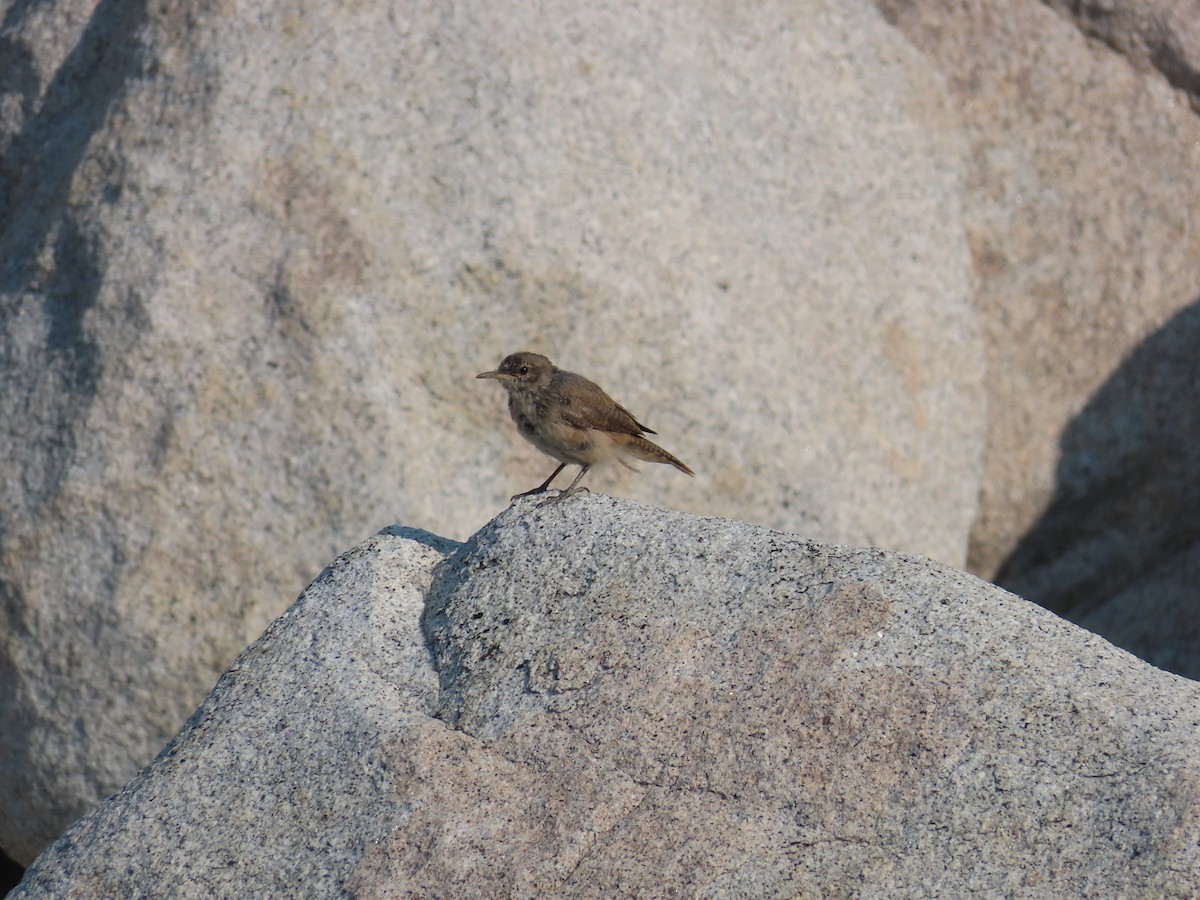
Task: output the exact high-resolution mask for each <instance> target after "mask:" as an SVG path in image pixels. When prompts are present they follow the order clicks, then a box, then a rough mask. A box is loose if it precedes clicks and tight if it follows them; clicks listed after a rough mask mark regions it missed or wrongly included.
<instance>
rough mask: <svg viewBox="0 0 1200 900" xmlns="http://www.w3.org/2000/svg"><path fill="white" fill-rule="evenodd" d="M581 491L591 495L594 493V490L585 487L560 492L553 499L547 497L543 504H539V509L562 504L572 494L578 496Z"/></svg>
mask: <svg viewBox="0 0 1200 900" xmlns="http://www.w3.org/2000/svg"><path fill="white" fill-rule="evenodd" d="M580 491H585V492H586V493H589V494H590V493H591V492H592V489H591V488H585V487H570V488H567V489H566V490H565V491H559V492H558V493H557V494H555V495H554V496H553V497H547V498H546V499H545V500H543V501H542V502H541V503H539V504H538V508H539V509H540V508H541V507H543V506H549V505H550V504H551V503H560V502H562V501H563V500H566V499H567V498H568V497H570V496H571V495H572V494H578V493H579V492H580Z"/></svg>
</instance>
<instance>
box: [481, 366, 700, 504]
mask: <svg viewBox="0 0 1200 900" xmlns="http://www.w3.org/2000/svg"><path fill="white" fill-rule="evenodd" d="M475 377H476V378H494V379H496V380H497V381H499V382H500V383H501V384H502V385H504V389H505V390H506V391H508V411H509V413H510V414H511V415H512V417H513V421H514V422H516V423H517V430H518V431H519V432H521V437H523V438H525V439H526V440H527V441H529V442H530V443H531V444H533V446H535V447H537V448H538V449H539V450H541V451H542V452H543V453H545V454H546V455H547V456H552V457H554V458H555V459H557V460H558V461H559V463H561V465H559V467H558V468H557V469H555V470H554V471H553V472H551V473H550V477H549V478H547V479H546V480H545V481H543V482H542V483H541V484H539V485H538V486H537V487H535V488H534V489H533V490H531V491H525V493H523V494H516V495H515V496H514V497H513V499H514V500H516V499H517V497H527V496H529V495H530V494H540V493H542V492H543V491H545V490H546V489H547V488H548V487H550V482H552V481H553V480H554V478H555V476H557V475H558V473H559V472H561V471H562V470H563V469H564V468H565V467H566V466H568V465H575V466H579V467H580V468H579V474H578V475H576V476H575V480H574V481H572V482H571V484H570V486H569V487H568V488H567V489H566V490H565V491H563V492H562V493H561V494H559V495H558V497H557V498H556V499H558V500H561V499H563V498H564V497H569V496H570V495H571V494H573V493H575V491H576V490H577V489H578V486H579V482H580V480H581V479H582V478H583V476H584V475H586V474H587V473H588V469H590V468H591V467H592V466H595V465H598V464H600V463H606V462H610V461H614V460H615V461H617V462H620V463H621V464H622V465H625V466H628V467H629V468H631V469H632V468H633V466H631V465H629V462H628V460H629V459H643V460H645V461H646V462H656V463H668V464H670V465H672V466H674V467H675V468H677V469H678V470H679V471H680V472H683V473H685V474H687V475H694V474H695V473H694V472H692V470H691V469H689V468H688V467H687V466H685V465H684V464H683V463H681V462H680V461H679V460H677V459H676V458H675V457H674V456H672V455H671V454H670V453H668V452H667V451H666V450H664V449H663V448H662V447H660V446H658V445H657V444H655V443H653V442H651V441H648V440H647V439H646V438H644V437H642V435H643V434H654V433H655V432H653V431H651V430H650V429H649V428H647V427H646V426H645V425H642V424H641V423H640V422H638V420H637V419H635V418H634V417H633V416H632V415H630V413H629V410H627V409H625V407H623V406H621V405H620V404H619V403H617V402H616V401H615V400H613V399H612V397H610V396H608V394H606V393H604V391H603V390H601V389H600V387H599V386H598V385H596V384H593V383H592V382H590V381H588V380H587V379H586V378H584V377H583V376H582V375H576V374H575V373H574V372H564V371H563V370H562V369H560V368H558V367H557V366H556V365H554V363H552V362H550V360H548V359H546V357H544V356H542V355H541V354H538V353H529V352H527V351H526V352H522V353H514V354H512V355H511V356H506V357H505V358H504V361H503V362H502V363H500V367H499V368H498V369H496V370H494V371H492V372H480V373H479V374H478V375H476V376H475ZM584 490H586V488H585V489H584Z"/></svg>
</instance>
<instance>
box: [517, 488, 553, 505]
mask: <svg viewBox="0 0 1200 900" xmlns="http://www.w3.org/2000/svg"><path fill="white" fill-rule="evenodd" d="M544 493H546V486H545V485H542V486H541V487H535V488H534V489H533V490H531V491H522V492H521V493H519V494H513V495H512V496H511V497H509V498H508V502H509V503H512V502H513V501H514V500H520V499H521V498H522V497H532V496H533V495H534V494H544Z"/></svg>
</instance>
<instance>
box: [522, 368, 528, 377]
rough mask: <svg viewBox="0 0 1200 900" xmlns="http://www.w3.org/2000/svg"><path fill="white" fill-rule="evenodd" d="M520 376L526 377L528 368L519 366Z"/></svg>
mask: <svg viewBox="0 0 1200 900" xmlns="http://www.w3.org/2000/svg"><path fill="white" fill-rule="evenodd" d="M521 374H522V375H528V374H529V366H521Z"/></svg>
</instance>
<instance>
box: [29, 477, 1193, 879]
mask: <svg viewBox="0 0 1200 900" xmlns="http://www.w3.org/2000/svg"><path fill="white" fill-rule="evenodd" d="M1198 827H1200V685H1197V684H1195V683H1194V682H1191V681H1188V680H1186V679H1183V678H1179V677H1176V676H1173V675H1170V674H1167V673H1165V672H1161V671H1159V670H1157V669H1154V668H1153V667H1151V666H1149V665H1147V664H1145V663H1143V662H1141V661H1140V660H1137V659H1135V658H1134V657H1132V656H1131V655H1129V654H1128V653H1125V652H1124V651H1121V650H1118V649H1116V648H1114V647H1113V646H1111V645H1110V644H1108V643H1107V642H1106V641H1104V640H1103V639H1101V638H1099V637H1097V636H1095V635H1093V634H1090V633H1088V632H1086V631H1084V630H1082V629H1080V628H1078V627H1076V626H1074V625H1071V624H1070V623H1068V622H1066V621H1064V620H1062V619H1060V618H1059V617H1057V616H1054V615H1052V614H1051V613H1049V612H1047V611H1045V610H1043V609H1042V608H1040V607H1038V606H1036V605H1034V604H1031V603H1028V602H1026V601H1023V600H1021V599H1019V598H1017V597H1015V596H1013V595H1011V594H1008V593H1006V592H1005V591H1003V590H1001V589H999V588H996V587H994V586H992V585H989V584H987V583H985V582H982V581H979V580H978V579H976V578H973V577H971V576H969V575H965V574H963V573H961V572H958V571H955V570H953V569H950V568H947V567H944V566H941V565H939V564H937V563H934V562H931V561H929V560H925V559H919V558H916V557H911V556H905V555H900V554H894V553H888V552H884V551H881V550H876V549H864V548H855V547H847V546H835V545H828V544H822V543H819V542H816V541H813V540H810V539H807V538H803V537H799V536H796V535H791V534H786V533H781V532H777V531H771V530H768V529H765V528H762V527H758V526H752V525H747V524H743V523H738V522H731V521H726V520H722V519H718V518H698V517H695V516H691V515H687V514H683V513H676V512H666V511H663V510H660V509H654V508H651V507H647V506H642V505H639V504H636V503H633V502H629V501H620V500H615V499H613V498H610V497H605V496H601V495H596V494H591V495H586V494H585V495H580V496H577V497H575V498H572V499H571V500H569V501H566V502H563V503H561V504H559V503H549V504H545V505H542V500H541V498H528V499H525V500H521V501H518V502H516V503H515V504H514V505H513V506H511V507H510V508H509V509H508V510H506V511H505V512H504V513H502V514H501V515H500V516H498V517H497V518H496V519H495V520H494V521H493V522H492V523H490V524H489V525H487V526H486V527H485V528H483V529H482V530H481V531H480V532H479V533H477V534H476V535H474V536H473V537H472V538H471V539H470V540H469V541H468V542H467V543H465V544H463V545H461V546H458V547H454V546H453V545H452V544H451V543H450V542H448V541H445V540H442V539H439V538H436V537H433V536H431V535H428V534H423V533H420V532H417V531H414V530H410V529H404V528H392V529H389V530H387V531H384V532H381V533H380V534H378V535H376V536H375V537H373V538H371V539H369V540H368V541H366V542H365V543H364V544H362V545H361V546H359V547H357V548H355V549H354V550H352V551H350V552H349V553H347V554H345V555H343V556H342V557H340V558H339V559H338V560H337V561H336V562H334V563H333V564H332V565H331V566H330V567H329V568H328V569H327V570H326V571H325V572H324V573H322V575H321V576H320V577H319V578H318V579H317V580H316V581H315V582H314V583H313V584H312V585H311V586H310V587H309V588H308V590H307V591H305V592H304V594H303V595H302V596H301V597H300V599H299V600H298V601H297V602H296V604H295V605H294V606H293V607H292V608H291V609H290V610H289V611H288V612H287V613H286V614H285V615H284V616H283V617H282V618H280V619H279V620H278V621H276V622H275V623H274V624H273V625H272V626H271V627H270V628H269V629H268V630H267V632H266V634H264V635H263V637H262V638H261V639H259V640H258V641H257V642H256V643H255V644H253V645H252V646H251V647H250V648H249V649H248V650H247V651H246V652H245V653H243V654H242V656H241V657H239V659H238V660H237V662H236V663H235V664H234V665H233V667H232V668H231V669H230V670H229V671H228V672H226V673H225V675H224V676H223V677H222V678H221V680H220V682H219V683H218V684H217V686H216V688H215V689H214V690H213V692H212V694H210V695H209V697H208V699H207V700H205V701H204V703H203V704H202V705H201V706H200V708H199V709H198V710H197V711H196V713H195V715H194V716H192V718H191V719H190V720H189V722H188V723H187V725H186V726H185V728H184V729H183V731H182V732H181V733H180V734H179V735H178V736H177V737H176V738H175V739H174V740H173V741H172V742H171V743H170V745H169V746H168V747H167V748H166V749H165V750H164V751H163V752H162V754H161V755H160V756H159V757H158V758H157V759H156V760H154V762H152V763H151V764H150V765H149V766H148V767H147V768H146V769H145V770H144V771H143V772H142V773H141V774H139V775H138V776H137V777H136V778H135V779H134V780H133V781H132V782H131V783H130V784H129V785H128V786H127V787H126V788H125V789H124V790H123V791H121V792H120V793H119V794H117V795H116V796H114V797H112V798H110V799H109V800H107V801H106V802H104V803H103V804H101V805H100V806H99V807H98V808H97V809H95V810H94V811H93V812H91V813H90V814H89V815H88V816H86V817H85V818H84V819H83V820H81V821H80V822H79V823H77V824H76V825H75V826H74V827H72V828H71V830H70V831H68V832H67V833H66V834H65V835H64V836H63V837H62V838H60V839H59V840H58V841H56V842H55V843H54V844H53V845H51V846H50V847H49V848H48V849H47V850H46V852H45V853H44V854H42V856H41V857H40V858H39V859H38V860H37V862H36V863H35V864H34V865H33V866H32V867H31V868H30V869H29V871H28V872H27V873H26V876H25V880H24V882H23V883H22V885H21V886H20V887H19V888H18V890H17V891H16V893H15V894H14V895H13V896H14V897H17V898H32V897H58V896H67V895H72V896H79V895H82V896H137V895H154V894H156V893H161V890H162V888H163V886H164V885H170V886H171V890H172V892H173V893H174V894H175V895H178V896H295V895H297V894H304V895H305V896H313V897H320V896H345V895H347V894H349V895H350V896H357V897H402V896H487V897H507V896H514V897H516V896H520V897H528V896H581V897H606V896H634V895H647V894H652V893H658V894H663V895H665V894H669V893H671V892H672V891H678V892H681V893H686V894H688V895H702V896H711V897H734V896H742V897H744V896H785V895H786V896H860V895H862V894H864V893H867V894H871V895H874V896H959V897H961V896H1015V895H1022V896H1071V897H1111V896H1118V895H1122V896H1156V897H1179V898H1183V897H1193V896H1196V894H1197V892H1200V846H1198V845H1197V843H1196V839H1195V837H1196V832H1197V828H1198Z"/></svg>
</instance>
